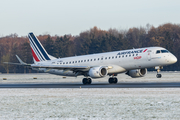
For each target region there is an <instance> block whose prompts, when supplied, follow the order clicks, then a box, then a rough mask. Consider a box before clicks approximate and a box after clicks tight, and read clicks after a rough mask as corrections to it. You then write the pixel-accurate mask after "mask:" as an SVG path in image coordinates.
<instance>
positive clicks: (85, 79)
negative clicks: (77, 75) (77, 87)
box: [82, 78, 92, 85]
mask: <svg viewBox="0 0 180 120" xmlns="http://www.w3.org/2000/svg"><path fill="white" fill-rule="evenodd" d="M82 83H83V84H84V85H87V84H91V83H92V80H91V78H83V80H82Z"/></svg>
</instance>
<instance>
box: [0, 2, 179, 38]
mask: <svg viewBox="0 0 180 120" xmlns="http://www.w3.org/2000/svg"><path fill="white" fill-rule="evenodd" d="M179 14H180V0H0V36H6V35H9V34H12V33H17V34H18V35H19V36H26V35H27V34H28V33H29V32H34V33H35V34H36V35H40V34H41V35H42V34H50V35H60V36H61V35H65V34H71V35H79V34H80V33H81V32H83V31H86V30H89V29H90V28H93V27H94V26H97V27H98V28H100V29H102V30H108V29H110V28H116V29H118V30H121V29H129V28H132V27H140V26H142V27H145V26H146V24H148V23H149V24H150V25H153V26H155V27H157V26H159V25H162V24H164V23H173V24H180V15H179Z"/></svg>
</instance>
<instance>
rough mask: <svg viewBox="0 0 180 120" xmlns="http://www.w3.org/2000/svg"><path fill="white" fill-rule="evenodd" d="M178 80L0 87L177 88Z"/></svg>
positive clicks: (5, 86) (35, 84)
mask: <svg viewBox="0 0 180 120" xmlns="http://www.w3.org/2000/svg"><path fill="white" fill-rule="evenodd" d="M179 87H180V82H146V83H142V82H141V83H140V82H139V83H137V82H134V83H133V82H130V83H117V84H108V83H93V84H91V85H83V84H80V83H29V84H28V83H26V84H24V83H23V84H17V83H16V84H12V83H11V84H0V88H179Z"/></svg>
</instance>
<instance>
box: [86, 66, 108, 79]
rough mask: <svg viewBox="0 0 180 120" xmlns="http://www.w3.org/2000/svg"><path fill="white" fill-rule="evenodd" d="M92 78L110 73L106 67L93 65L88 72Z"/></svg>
mask: <svg viewBox="0 0 180 120" xmlns="http://www.w3.org/2000/svg"><path fill="white" fill-rule="evenodd" d="M88 74H89V76H90V77H91V78H101V77H105V76H106V75H107V74H108V71H107V69H106V68H105V67H93V68H91V69H90V70H89V72H88Z"/></svg>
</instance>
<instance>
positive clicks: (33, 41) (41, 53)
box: [28, 33, 55, 63]
mask: <svg viewBox="0 0 180 120" xmlns="http://www.w3.org/2000/svg"><path fill="white" fill-rule="evenodd" d="M28 38H29V41H30V46H31V51H32V55H33V59H34V62H35V63H36V62H41V61H47V60H52V59H55V58H54V57H52V56H50V55H49V54H48V53H47V52H46V50H45V49H44V47H43V46H42V44H41V43H40V41H39V40H38V38H37V37H36V36H35V35H34V34H33V33H29V34H28Z"/></svg>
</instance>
